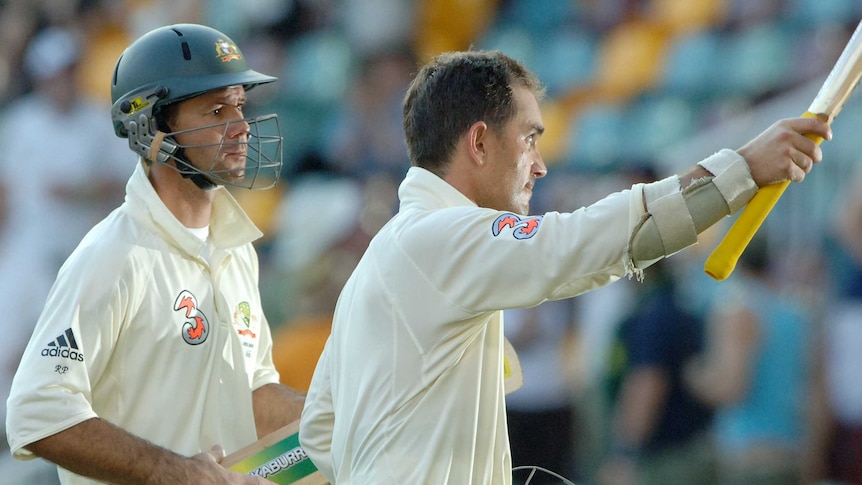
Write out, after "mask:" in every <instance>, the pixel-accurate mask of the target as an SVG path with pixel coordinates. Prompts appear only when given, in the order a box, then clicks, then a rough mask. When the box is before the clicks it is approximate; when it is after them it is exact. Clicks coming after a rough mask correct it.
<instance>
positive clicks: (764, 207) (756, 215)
mask: <svg viewBox="0 0 862 485" xmlns="http://www.w3.org/2000/svg"><path fill="white" fill-rule="evenodd" d="M802 117H803V118H817V115H816V114H814V113H811V112H808V111H806V112H805V113H804V114H803V115H802ZM807 136H808V137H809V138H811V139H812V140H814V141H815V142H816V143H817V144H818V145H819V144H820V143H821V142H822V141H823V138H821V137H819V136H817V135H807ZM788 185H790V181H789V180H788V181H785V182H780V183H777V184H772V185H767V186H765V187H761V188H760V189H759V190H758V191H757V193H756V194H754V197H753V198H752V199H751V201H750V202H749V203H748V205H746V206H745V208H744V209H743V210H742V212H740V214H739V217H738V218H737V219H736V221H734V223H733V225H732V226H731V227H730V230H729V231H727V234H725V236H724V239H722V240H721V242H720V243H718V246H717V247H716V248H715V249H713V251H712V253H710V255H709V257H708V258H707V259H706V263H705V264H704V266H703V270H704V272H706V274H708V275H709V276H711V277H712V278H713V279H715V280H718V281H722V280H724V279H726V278H727V277H728V276H730V273H733V270H734V268H736V263H737V261H739V257H740V256H742V252H743V251H745V248H746V247H748V243H749V242H751V239H752V238H753V237H754V235H755V234H756V233H757V230H758V229H759V228H760V225H761V224H763V221H764V220H766V216H768V215H769V212H770V211H772V208H773V207H775V204H776V203H777V202H778V199H780V198H781V195H782V194H783V193H784V190H785V189H787V186H788Z"/></svg>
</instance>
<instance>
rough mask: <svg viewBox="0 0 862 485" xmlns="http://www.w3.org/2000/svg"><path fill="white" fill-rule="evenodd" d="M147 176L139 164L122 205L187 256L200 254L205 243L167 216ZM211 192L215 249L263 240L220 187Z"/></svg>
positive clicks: (225, 191)
mask: <svg viewBox="0 0 862 485" xmlns="http://www.w3.org/2000/svg"><path fill="white" fill-rule="evenodd" d="M148 174H149V167H148V166H147V164H146V163H145V162H143V161H140V162H139V163H138V166H137V167H136V168H135V172H134V173H133V174H132V177H131V178H130V179H129V182H128V184H127V185H126V203H127V204H129V205H130V206H131V207H132V209H133V210H132V213H133V214H141V215H146V216H147V220H148V223H149V224H151V225H152V226H154V227H155V228H156V230H159V231H161V232H162V233H163V235H165V236H167V239H169V240H172V241H173V243H174V244H175V245H176V246H177V247H179V248H181V249H183V250H184V251H186V252H187V253H189V254H195V255H196V254H200V252H201V250H202V249H203V245H204V244H205V243H204V242H203V241H201V240H200V239H198V238H197V237H195V236H194V235H193V234H192V233H191V232H190V231H188V230H187V229H186V228H185V226H183V224H182V223H181V222H180V221H179V220H178V219H177V218H176V217H175V216H174V215H173V213H171V211H170V210H169V209H168V208H167V206H166V205H165V203H164V202H162V199H161V198H160V197H159V195H158V194H157V193H156V190H155V189H154V188H153V185H152V184H151V183H150V179H149V178H148V176H147V175H148ZM214 190H216V194H215V198H214V199H213V210H212V218H211V220H210V239H211V241H212V243H213V245H214V246H215V247H216V248H222V249H227V248H231V247H236V246H241V245H243V244H246V243H250V242H252V241H254V240H256V239H258V238H260V237H261V236H263V233H261V232H260V230H259V229H258V228H257V227H256V226H255V225H254V223H253V222H252V221H251V219H249V217H248V215H246V213H245V211H244V210H243V209H242V207H241V206H240V205H239V203H238V202H237V201H236V199H234V197H233V196H232V195H231V194H230V192H228V191H227V190H226V189H225V188H224V187H219V188H216V189H214Z"/></svg>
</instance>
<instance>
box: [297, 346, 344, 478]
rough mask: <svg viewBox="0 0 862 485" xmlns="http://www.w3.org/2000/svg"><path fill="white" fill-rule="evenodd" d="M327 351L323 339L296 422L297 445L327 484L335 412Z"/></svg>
mask: <svg viewBox="0 0 862 485" xmlns="http://www.w3.org/2000/svg"><path fill="white" fill-rule="evenodd" d="M329 349H330V347H329V340H327V342H326V346H325V347H324V348H323V353H322V354H321V355H320V359H319V360H318V361H317V367H316V368H315V370H314V377H313V378H312V379H311V386H310V387H309V389H308V394H307V395H306V398H305V407H304V408H303V410H302V417H301V418H300V421H299V442H300V444H301V445H302V447H303V449H304V450H305V453H306V454H307V455H308V457H309V458H311V462H312V463H314V465H315V466H316V467H317V469H318V470H319V471H320V473H322V474H323V476H325V477H326V478H327V480H329V482H330V483H335V473H334V468H333V463H332V453H331V451H332V433H333V430H334V428H335V411H334V408H333V403H332V387H331V384H330V375H329V374H330V368H329Z"/></svg>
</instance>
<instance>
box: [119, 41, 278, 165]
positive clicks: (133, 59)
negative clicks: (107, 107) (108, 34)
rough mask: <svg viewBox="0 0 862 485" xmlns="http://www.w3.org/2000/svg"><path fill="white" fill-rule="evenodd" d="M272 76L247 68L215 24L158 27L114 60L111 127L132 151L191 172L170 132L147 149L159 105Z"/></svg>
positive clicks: (268, 79) (262, 81)
mask: <svg viewBox="0 0 862 485" xmlns="http://www.w3.org/2000/svg"><path fill="white" fill-rule="evenodd" d="M276 80H277V78H275V77H273V76H268V75H265V74H261V73H259V72H257V71H255V70H253V69H251V68H249V66H248V63H247V61H246V58H245V56H244V55H243V53H242V51H241V50H240V49H239V47H237V45H236V43H234V42H233V41H232V40H231V39H230V38H229V37H228V36H227V35H225V34H223V33H222V32H219V31H218V30H216V29H213V28H211V27H207V26H204V25H196V24H176V25H169V26H165V27H160V28H157V29H155V30H152V31H150V32H148V33H147V34H145V35H143V36H141V37H140V38H139V39H137V40H136V41H134V42H133V43H132V44H131V45H130V46H129V47H128V48H126V50H125V51H124V52H123V54H122V55H121V56H120V58H119V60H118V61H117V65H116V67H115V68H114V75H113V78H112V80H111V102H112V106H111V119H112V120H113V123H114V131H115V132H116V134H117V136H119V137H121V138H129V147H130V148H131V149H132V151H134V152H135V153H138V154H139V155H142V156H144V157H146V158H149V159H153V158H155V160H154V161H158V162H161V163H166V162H167V161H168V160H169V159H174V160H177V161H178V162H180V165H181V166H180V167H178V169H180V170H181V171H183V173H184V174H185V175H188V176H190V177H192V175H193V174H188V173H186V172H185V171H184V170H192V171H194V170H195V169H194V168H193V167H188V165H189V164H188V163H187V162H185V161H184V160H182V153H181V151H180V152H179V153H178V152H177V146H176V145H175V144H172V143H171V137H170V133H168V134H167V135H168V136H167V137H166V138H167V141H166V142H161V137H160V138H159V141H160V142H161V144H162V146H161V147H159V148H158V149H157V150H156V149H153V150H151V149H150V148H151V146H152V144H153V141H154V139H156V138H155V135H156V132H157V131H158V130H159V128H160V127H159V126H158V123H157V118H158V116H159V111H160V109H161V107H163V106H166V105H168V104H172V103H176V102H179V101H182V100H185V99H189V98H192V97H194V96H197V95H200V94H203V93H205V92H208V91H212V90H214V89H221V88H225V87H229V86H243V87H244V88H245V89H246V90H249V89H252V88H253V87H255V86H257V85H259V84H265V83H270V82H273V81H276ZM273 116H274V115H273ZM276 122H277V121H276ZM278 135H279V142H280V132H279V134H278ZM154 155H155V156H154ZM279 169H280V160H279ZM192 178H193V179H194V177H192ZM196 182H197V180H196Z"/></svg>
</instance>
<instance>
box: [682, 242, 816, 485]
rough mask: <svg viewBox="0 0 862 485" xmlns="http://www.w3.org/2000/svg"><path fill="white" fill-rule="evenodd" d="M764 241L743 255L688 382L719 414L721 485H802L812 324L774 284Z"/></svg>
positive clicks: (714, 312)
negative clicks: (705, 345)
mask: <svg viewBox="0 0 862 485" xmlns="http://www.w3.org/2000/svg"><path fill="white" fill-rule="evenodd" d="M770 249H771V248H770V247H768V246H767V244H766V240H765V233H761V234H758V235H757V236H756V237H755V238H754V240H752V242H751V243H750V244H749V246H748V248H747V249H746V250H745V252H743V254H742V257H741V258H740V260H739V265H738V267H737V268H736V272H735V274H734V276H733V278H732V279H730V280H728V281H727V282H725V283H724V285H725V286H723V287H722V288H721V290H720V294H719V295H717V297H716V298H715V300H714V304H713V307H712V309H711V311H710V313H709V316H708V332H707V335H708V338H707V347H706V349H705V351H704V353H703V355H702V356H701V357H700V358H698V359H695V360H693V361H692V362H691V364H690V366H689V367H688V369H687V373H686V378H687V379H686V380H687V383H688V384H689V386H690V388H691V389H692V390H693V392H694V393H695V395H696V396H697V397H698V398H700V399H702V400H703V401H704V402H706V403H708V404H710V405H712V406H715V408H716V417H715V423H714V434H715V443H716V447H717V451H718V455H719V483H721V484H722V485H791V484H801V483H803V463H804V460H803V458H804V447H805V439H806V435H805V432H806V429H805V422H806V413H807V404H808V399H809V396H810V388H809V383H810V381H809V378H810V375H809V373H808V371H807V369H808V368H809V364H810V363H811V350H812V348H811V346H810V344H809V342H811V341H812V339H811V338H810V337H811V330H812V319H811V315H810V314H809V312H808V311H807V310H806V309H805V308H804V307H803V305H802V304H801V300H800V299H799V298H797V297H796V296H795V295H792V294H790V292H789V291H786V288H783V287H782V286H781V284H780V283H779V282H778V281H777V280H776V278H775V277H774V273H773V272H772V270H773V268H772V267H771V265H770V262H771V260H770V256H769V251H770Z"/></svg>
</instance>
